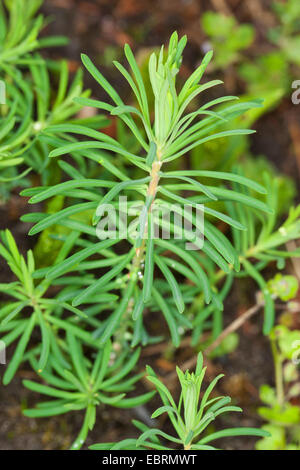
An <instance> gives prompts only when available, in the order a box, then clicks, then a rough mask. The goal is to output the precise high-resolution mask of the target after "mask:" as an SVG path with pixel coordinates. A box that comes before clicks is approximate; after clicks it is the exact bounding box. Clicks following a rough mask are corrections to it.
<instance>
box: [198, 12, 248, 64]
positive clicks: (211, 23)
mask: <svg viewBox="0 0 300 470" xmlns="http://www.w3.org/2000/svg"><path fill="white" fill-rule="evenodd" d="M201 26H202V28H203V30H204V32H205V34H206V35H207V36H208V37H209V41H210V42H211V47H212V49H214V50H215V51H216V56H215V60H214V67H216V68H222V69H223V68H227V67H228V66H230V65H231V64H234V63H236V62H238V61H240V60H241V55H240V52H241V51H243V50H244V49H247V48H248V47H249V46H250V45H251V43H252V42H253V40H254V37H255V30H254V28H253V26H252V25H250V24H242V25H239V24H238V22H237V21H236V19H235V18H234V16H227V15H223V14H221V13H215V12H212V11H207V12H205V13H204V14H203V16H202V18H201Z"/></svg>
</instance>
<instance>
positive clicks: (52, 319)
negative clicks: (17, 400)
mask: <svg viewBox="0 0 300 470" xmlns="http://www.w3.org/2000/svg"><path fill="white" fill-rule="evenodd" d="M75 239H76V238H75V237H74V234H71V235H70V236H69V237H68V238H67V240H66V242H65V244H64V245H63V246H62V248H61V250H60V251H59V253H58V256H57V261H59V260H62V259H63V258H64V257H65V256H66V255H67V254H68V252H69V251H70V249H71V248H72V246H73V245H74V243H75ZM0 255H1V257H3V258H4V260H5V261H6V262H7V264H8V266H9V267H10V269H11V271H12V272H13V273H14V275H15V277H16V280H15V281H13V282H8V283H2V284H0V292H1V293H3V294H4V295H5V296H7V297H8V298H10V301H9V302H4V303H3V304H2V305H1V308H0V333H1V340H2V341H3V344H5V345H6V347H8V346H9V345H11V344H13V343H17V346H16V348H15V351H14V354H13V356H12V358H11V359H10V361H9V364H8V366H7V368H6V370H5V373H4V376H3V383H4V384H5V385H7V384H8V383H9V382H10V381H11V380H12V379H13V377H14V375H15V373H16V371H17V369H18V367H19V366H20V364H21V362H22V361H24V360H25V359H26V354H25V352H26V350H27V348H29V349H32V346H33V345H32V344H31V343H30V338H31V336H32V335H33V332H34V330H35V329H36V328H38V329H39V330H40V339H39V344H38V348H37V349H38V352H39V360H38V367H37V371H38V372H39V373H41V372H42V371H43V370H44V368H45V366H46V364H47V362H48V359H49V356H51V355H54V356H55V357H56V358H57V360H58V361H59V362H60V363H61V365H62V366H63V365H64V363H65V360H64V355H63V354H64V350H65V349H66V346H65V344H64V341H63V340H62V339H60V337H59V330H60V329H62V330H64V331H66V330H69V331H73V333H74V334H75V335H77V336H78V335H79V336H80V337H81V340H82V341H84V342H87V343H88V344H90V345H91V346H92V347H93V346H94V348H96V349H97V344H96V342H95V340H94V339H93V337H92V336H91V334H90V333H89V332H87V331H84V329H81V325H76V321H75V325H74V318H73V320H72V319H71V318H70V317H69V318H68V319H67V320H66V319H64V318H62V316H63V315H64V314H65V313H66V312H68V314H69V315H70V314H71V316H72V317H74V315H75V318H76V317H77V316H79V317H80V318H86V317H87V315H86V314H85V313H84V312H81V311H80V310H79V309H77V308H75V307H72V305H70V304H69V303H68V302H66V301H64V298H62V297H61V296H60V297H59V296H56V297H53V295H49V288H50V284H51V283H50V282H49V281H48V280H45V279H43V280H41V281H36V279H35V274H36V272H37V270H36V268H35V260H34V257H33V253H32V251H31V250H29V251H28V252H27V257H26V258H25V257H24V256H23V255H22V254H21V253H20V252H19V249H18V247H17V245H16V242H15V240H14V238H13V236H12V234H11V233H10V231H9V230H6V231H5V232H1V243H0ZM70 282H72V281H71V280H70ZM33 349H34V348H33Z"/></svg>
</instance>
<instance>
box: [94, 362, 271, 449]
mask: <svg viewBox="0 0 300 470" xmlns="http://www.w3.org/2000/svg"><path fill="white" fill-rule="evenodd" d="M147 371H148V376H147V379H148V380H149V381H150V382H151V383H152V384H153V385H154V387H155V388H156V390H157V392H158V393H159V395H160V397H161V400H162V402H163V406H161V407H160V408H158V409H157V410H156V411H155V412H154V413H153V414H152V418H158V417H159V416H161V415H162V414H164V413H167V414H168V417H169V420H170V421H171V423H172V426H173V428H174V430H175V431H176V434H177V437H174V436H171V435H169V434H166V433H165V432H163V431H161V430H160V429H155V428H147V427H146V426H144V425H142V424H141V423H139V422H137V421H135V424H136V426H137V427H138V428H139V429H140V430H142V431H143V433H142V434H141V436H140V437H139V438H138V439H127V440H125V441H123V442H119V443H117V444H114V443H109V444H94V445H93V446H91V447H90V448H91V449H93V450H106V449H110V450H120V449H124V448H128V447H129V448H131V449H140V450H143V449H144V450H146V449H158V450H171V448H170V447H169V445H170V444H171V445H172V444H173V445H174V443H175V444H176V445H177V446H180V447H181V448H182V449H184V450H215V447H213V446H211V445H208V443H210V442H211V441H214V440H217V439H221V438H224V437H231V436H261V435H264V436H265V437H266V435H267V434H268V433H267V432H266V431H261V430H258V429H253V428H246V427H245V428H233V429H224V430H221V431H217V432H213V433H208V434H206V433H207V427H208V426H209V425H210V424H211V423H212V422H213V421H214V420H215V419H216V418H217V417H218V416H220V415H222V414H224V413H229V412H241V411H242V409H241V408H239V407H237V406H232V405H230V402H231V398H230V397H228V396H220V397H213V398H212V397H211V394H212V392H213V389H214V387H215V386H216V384H217V382H218V380H219V379H220V378H221V377H223V375H222V374H221V375H219V376H217V377H216V378H215V379H214V380H213V381H212V382H211V383H210V384H209V386H208V387H207V389H206V391H205V392H204V394H203V397H202V398H201V399H200V392H201V385H202V382H203V379H204V375H205V371H206V367H203V357H202V354H199V355H198V360H197V367H196V370H195V373H193V372H192V373H190V372H189V371H186V372H185V373H183V372H182V370H181V369H179V367H177V375H178V379H179V382H180V387H181V394H180V398H179V402H178V405H177V404H176V403H175V401H174V399H173V397H172V395H171V393H170V391H169V390H168V388H167V387H166V386H165V385H164V384H163V383H162V382H161V381H160V380H159V379H158V377H157V376H156V374H155V372H154V371H153V370H152V369H151V367H148V368H147ZM203 434H204V436H202V435H203ZM205 434H206V435H205ZM200 437H201V438H200ZM161 438H162V439H163V440H165V441H167V442H168V447H167V446H166V445H164V444H163V443H162V442H161ZM199 438H200V439H199Z"/></svg>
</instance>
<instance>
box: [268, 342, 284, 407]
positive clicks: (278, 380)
mask: <svg viewBox="0 0 300 470" xmlns="http://www.w3.org/2000/svg"><path fill="white" fill-rule="evenodd" d="M270 341H271V350H272V355H273V359H274V367H275V384H276V396H277V401H278V404H279V405H280V406H283V404H284V386H283V373H282V358H281V356H280V353H279V352H278V349H277V345H276V339H273V338H271V340H270Z"/></svg>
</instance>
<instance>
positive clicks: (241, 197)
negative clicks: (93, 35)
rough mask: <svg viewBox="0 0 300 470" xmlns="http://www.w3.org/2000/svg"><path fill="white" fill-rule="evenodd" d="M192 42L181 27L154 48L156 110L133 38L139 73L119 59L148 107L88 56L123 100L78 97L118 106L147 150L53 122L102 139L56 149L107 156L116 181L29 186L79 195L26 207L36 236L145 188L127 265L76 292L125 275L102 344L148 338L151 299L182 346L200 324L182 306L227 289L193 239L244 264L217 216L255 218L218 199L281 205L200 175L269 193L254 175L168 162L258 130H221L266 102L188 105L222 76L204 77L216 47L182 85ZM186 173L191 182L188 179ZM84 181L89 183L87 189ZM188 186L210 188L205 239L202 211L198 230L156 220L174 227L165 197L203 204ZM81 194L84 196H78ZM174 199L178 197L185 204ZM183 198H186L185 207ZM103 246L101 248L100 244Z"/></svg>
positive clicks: (227, 260) (223, 263) (218, 260)
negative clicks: (46, 207)
mask: <svg viewBox="0 0 300 470" xmlns="http://www.w3.org/2000/svg"><path fill="white" fill-rule="evenodd" d="M185 44H186V37H183V38H182V39H180V40H178V37H177V34H176V33H174V34H173V35H172V37H171V39H170V43H169V47H168V51H167V52H166V53H165V52H164V48H163V47H162V48H161V51H160V53H159V54H158V55H156V54H155V53H153V54H152V55H151V57H150V60H149V77H150V81H151V87H152V90H151V92H152V93H153V95H154V109H153V110H152V109H149V106H148V98H147V92H146V89H145V85H144V82H143V79H142V76H141V73H140V70H139V68H138V66H137V63H136V61H135V58H134V55H133V53H132V51H131V49H130V47H129V46H128V45H126V46H125V55H126V58H127V60H128V62H129V65H130V67H131V72H132V75H130V73H129V72H127V70H126V69H125V68H124V67H123V66H122V65H121V64H120V63H118V62H115V65H116V67H117V68H118V69H119V71H120V72H121V73H122V74H123V76H124V77H125V79H126V80H127V81H128V83H129V85H130V86H131V88H132V90H133V93H134V95H135V99H136V101H137V103H138V108H135V107H133V106H128V105H125V104H124V102H123V101H122V99H121V97H120V96H119V94H118V93H117V91H116V90H114V89H113V88H112V86H111V85H110V84H109V83H108V82H107V80H106V79H105V78H104V77H103V75H102V74H101V73H100V72H99V71H98V70H97V69H96V67H95V66H94V65H93V63H92V62H91V61H90V59H89V58H88V57H87V56H85V55H83V56H82V60H83V63H84V65H85V66H86V68H87V69H88V71H89V72H90V73H91V75H92V76H93V77H94V78H95V79H96V80H97V81H98V83H99V84H100V85H101V86H102V87H103V88H104V90H105V91H106V92H107V94H108V95H109V96H110V98H111V100H112V101H113V102H114V104H115V105H111V104H108V103H104V102H101V101H97V100H91V99H86V98H78V99H76V100H75V101H76V102H77V103H80V104H82V105H89V106H94V107H96V108H99V109H102V110H103V109H104V110H105V111H109V112H110V113H111V114H112V115H116V116H118V117H119V119H121V120H122V121H123V122H124V123H125V125H127V126H128V127H129V129H130V131H131V132H132V134H133V135H134V136H135V138H136V140H137V141H138V143H139V145H140V149H141V155H136V154H133V153H131V152H130V150H129V149H127V148H125V147H124V146H123V145H122V144H121V143H120V142H118V141H117V140H115V139H114V138H112V137H110V136H108V135H106V134H104V133H102V132H99V131H95V130H93V129H91V128H88V127H84V126H79V125H75V124H74V125H70V124H62V125H55V126H50V127H49V128H48V130H47V131H46V132H45V135H47V132H48V131H49V132H51V133H57V134H59V133H64V134H66V133H72V134H78V135H82V136H87V137H89V138H92V139H94V140H87V141H80V142H76V143H70V144H67V145H65V146H59V148H57V149H55V150H54V151H52V152H51V154H50V156H51V157H58V156H60V155H64V154H69V153H73V152H77V153H80V154H81V155H82V156H84V157H86V158H88V159H92V160H93V161H97V162H98V163H99V164H100V165H102V166H103V167H104V168H105V170H106V172H109V173H110V174H111V175H112V177H111V179H110V180H102V179H97V180H96V179H94V180H93V179H87V178H84V175H82V177H79V175H78V173H76V175H75V174H74V172H73V174H72V175H71V176H72V179H71V180H70V181H67V182H65V183H61V184H59V185H57V186H54V187H50V188H46V187H41V188H34V189H32V190H31V189H30V190H25V191H24V193H23V194H24V195H27V196H32V198H31V200H30V202H31V203H36V202H42V201H44V200H46V199H48V198H49V197H52V196H54V195H58V194H60V195H68V196H70V197H71V198H74V199H75V202H72V203H70V205H69V206H68V207H66V208H64V209H63V210H62V211H61V212H58V213H57V214H54V215H51V216H45V214H30V215H28V216H26V217H25V218H24V220H27V221H30V222H37V223H36V225H35V226H34V227H33V228H32V229H31V231H30V234H31V235H33V234H37V233H39V232H41V231H42V230H44V229H46V228H48V227H50V226H51V225H53V224H54V223H55V224H61V225H70V220H71V218H73V217H74V214H83V213H85V212H87V211H93V212H94V215H93V223H94V225H97V223H98V222H99V220H100V218H101V211H102V212H103V207H105V206H106V204H111V205H113V206H114V207H117V208H119V209H120V206H119V205H118V204H119V203H118V201H117V200H116V198H117V197H118V196H119V195H127V196H128V200H127V204H128V207H129V208H131V207H132V206H134V205H136V203H137V198H138V197H142V201H143V202H142V205H141V209H140V210H139V211H138V212H139V213H138V219H137V220H136V232H135V234H133V233H129V234H128V236H127V239H128V240H127V241H128V243H129V247H128V250H127V253H126V255H123V254H122V255H120V263H119V264H118V265H116V266H114V267H111V269H110V270H108V271H107V272H106V273H105V274H104V275H103V276H102V277H101V278H99V279H98V280H96V281H95V282H94V283H93V285H90V286H89V287H88V288H86V289H83V290H82V291H81V292H80V293H79V294H78V295H77V296H76V297H75V298H74V300H73V305H74V306H79V305H81V304H84V303H85V302H86V301H91V299H92V298H93V295H95V293H96V292H99V289H101V288H104V287H105V286H108V285H109V282H110V281H113V282H112V286H115V282H116V280H117V281H118V282H119V288H120V290H121V294H120V295H121V301H120V303H119V304H118V306H117V307H116V309H115V310H114V311H113V312H112V314H111V316H110V318H109V319H108V321H106V322H105V324H104V328H103V331H102V332H101V333H102V334H101V337H100V343H101V344H102V345H104V344H105V342H106V341H107V340H108V339H109V338H111V337H112V336H113V335H115V333H116V332H117V331H118V330H119V329H120V328H121V331H122V334H117V336H118V342H119V341H121V342H124V338H126V341H128V340H127V338H128V335H126V334H125V333H126V332H127V333H129V335H130V334H131V333H132V334H133V341H132V344H133V345H136V344H137V343H138V342H140V341H142V338H145V335H146V333H145V330H144V327H143V322H142V314H143V311H144V310H145V307H147V308H150V309H152V310H154V309H156V310H157V309H159V310H160V311H161V312H162V313H163V315H164V317H165V319H166V322H167V323H168V326H169V329H170V332H171V337H172V341H173V343H174V344H175V345H176V346H178V345H179V343H180V333H179V331H180V328H179V327H180V326H181V327H183V328H190V327H191V324H190V322H189V321H188V319H186V318H185V317H184V316H183V315H182V313H183V312H184V310H185V304H186V303H187V302H190V301H191V299H192V298H193V297H194V296H195V294H196V292H199V291H200V292H203V293H204V297H205V301H206V303H210V302H213V304H214V305H215V306H218V308H222V302H221V299H220V297H219V296H218V294H217V293H216V292H215V291H213V290H212V289H211V285H210V281H209V278H208V275H207V273H206V271H205V268H203V267H202V266H201V263H198V262H197V261H196V260H195V259H194V256H193V255H192V254H191V253H189V251H188V249H186V246H187V245H186V244H187V243H191V242H192V243H193V244H195V245H196V247H198V248H199V249H200V248H201V249H202V251H203V253H204V254H205V256H206V257H207V258H208V259H210V260H212V261H213V263H214V264H215V265H217V266H218V267H219V268H221V269H222V270H223V271H224V272H226V273H229V272H230V266H231V265H233V267H234V269H235V270H236V271H238V270H239V259H238V254H237V253H236V251H235V250H234V248H233V247H232V245H231V243H230V242H229V240H228V239H227V238H226V236H225V235H224V234H223V233H222V232H221V231H220V230H219V229H217V228H216V227H215V226H214V225H213V223H212V222H210V221H209V220H208V219H207V217H210V218H211V219H212V220H216V221H222V222H225V223H226V224H229V225H231V226H233V227H235V228H236V229H237V230H245V229H246V227H245V226H244V225H243V224H241V223H240V222H239V221H236V220H235V219H234V218H232V217H230V216H229V215H228V214H227V213H224V212H220V211H218V210H216V209H214V208H213V207H212V206H211V204H212V203H213V202H215V201H217V200H220V201H230V200H234V201H236V202H237V203H239V204H243V205H246V206H249V207H252V208H254V209H255V210H257V211H262V212H266V213H270V212H272V211H271V210H270V209H269V208H268V206H267V205H266V204H265V203H263V202H261V201H260V200H258V199H257V198H255V197H252V196H248V195H245V194H243V193H242V191H240V192H238V191H234V190H232V189H223V188H221V187H218V186H213V185H210V186H207V185H204V184H202V183H201V182H200V181H198V180H196V179H195V177H196V178H198V177H199V178H200V179H201V177H202V178H204V177H206V178H211V179H212V180H213V179H215V180H217V181H220V180H221V181H226V182H237V183H239V184H240V185H242V187H249V188H251V189H253V190H254V191H256V192H260V193H264V192H265V190H264V188H263V187H262V186H261V185H259V184H257V183H255V182H252V181H250V180H249V179H247V178H245V177H244V176H241V175H238V174H236V173H226V172H211V171H196V172H193V174H192V175H191V174H190V172H189V171H168V163H170V162H172V161H173V160H176V159H179V158H186V154H187V152H188V151H189V150H191V149H193V148H194V147H196V146H198V145H200V144H202V143H204V142H207V141H212V140H214V139H218V138H221V137H230V136H232V135H240V134H250V133H251V132H252V131H250V130H247V129H234V130H226V131H223V132H222V131H220V132H217V130H218V129H219V127H220V126H221V125H222V123H224V121H225V122H228V121H230V120H232V119H234V118H235V117H237V116H239V115H241V114H242V113H244V112H245V111H246V110H248V109H250V108H252V107H257V106H260V102H249V103H238V102H237V103H236V102H235V101H236V99H237V98H236V97H232V96H229V97H227V96H226V97H221V98H217V99H215V100H213V101H210V102H208V103H206V104H204V105H202V106H201V107H200V108H199V109H197V111H193V112H189V111H188V106H189V104H190V103H191V102H192V101H193V100H194V99H195V98H196V97H197V96H199V95H200V94H201V93H203V92H204V91H205V90H207V89H209V88H211V87H213V86H216V85H219V84H220V83H221V82H220V81H219V80H212V81H209V82H207V83H204V84H199V82H200V80H201V79H202V77H203V74H204V71H205V68H206V66H207V65H208V63H209V61H210V60H211V58H212V52H209V53H208V54H207V55H206V56H205V57H204V59H203V62H202V64H201V65H200V67H199V68H198V69H197V70H195V72H194V73H193V74H192V75H191V76H190V77H189V79H188V80H187V81H186V83H185V84H184V85H183V87H182V89H181V90H180V92H178V91H177V88H176V76H177V74H178V72H179V69H180V64H181V60H182V52H183V49H184V47H185ZM229 101H234V104H230V105H225V103H227V102H229ZM217 105H218V106H219V107H220V106H221V107H220V109H219V108H218V111H217V112H216V111H213V110H212V109H211V108H213V107H214V106H217ZM199 117H202V119H201V120H198V118H199ZM107 151H108V152H110V153H113V154H117V155H120V156H122V157H123V158H124V159H125V160H126V161H127V163H128V165H129V166H130V167H131V168H133V167H137V168H138V169H139V171H140V173H143V175H142V174H141V176H143V177H141V178H138V179H132V178H131V177H130V173H129V171H131V170H128V172H125V171H123V170H120V169H119V168H118V166H117V165H115V164H114V161H113V159H112V156H111V155H109V154H108V153H107ZM70 174H71V173H70ZM191 176H193V178H192V177H191ZM182 182H183V184H180V183H182ZM102 188H107V189H109V190H108V191H106V193H105V194H104V195H103V194H102V195H101V193H103V189H102ZM83 189H85V191H84V192H83V191H82V190H83ZM182 190H184V191H186V190H187V191H196V192H198V193H200V194H201V198H202V199H201V204H203V207H202V210H203V212H204V216H205V224H204V236H205V242H204V244H203V243H202V235H203V227H202V224H200V223H199V221H198V220H197V218H196V217H195V216H194V215H193V214H190V215H187V216H186V218H187V219H188V222H189V223H190V226H191V229H190V230H188V233H185V234H182V233H181V232H180V228H179V227H178V226H177V225H176V223H172V222H171V224H170V231H171V233H172V235H171V237H172V240H162V239H159V238H155V236H154V233H153V232H154V227H155V226H158V227H160V229H164V228H165V220H164V218H162V219H161V218H160V217H159V216H157V214H156V211H155V210H154V208H155V207H161V206H164V207H165V208H167V209H168V210H170V211H171V212H172V211H175V212H176V211H178V210H181V209H182V207H183V206H184V205H186V206H188V207H189V208H190V209H192V208H195V207H198V206H197V204H196V203H195V202H194V201H193V199H192V198H191V197H184V196H183V195H181V191H182ZM78 196H79V197H78ZM80 196H82V197H80ZM78 199H81V200H79V201H78ZM176 204H177V206H176ZM174 205H175V206H176V207H175V209H174ZM178 205H179V206H180V207H179V209H178ZM116 224H117V228H118V234H119V235H117V236H116V237H114V240H112V241H114V242H115V243H117V242H119V241H120V240H124V234H123V233H122V226H121V225H122V223H121V222H120V220H119V221H118V220H117V221H116ZM77 227H78V229H80V230H81V233H82V235H83V236H85V235H86V234H91V233H94V234H95V233H96V230H95V229H94V232H92V229H91V226H89V225H88V224H86V225H84V224H81V226H80V227H79V226H77ZM121 233H122V234H121ZM195 233H196V234H195ZM179 234H180V236H179ZM108 236H109V235H108ZM125 238H126V237H125ZM202 245H203V246H202ZM166 250H167V251H170V252H172V256H174V257H175V258H176V259H175V260H174V263H173V262H172V263H170V260H169V259H168V258H167V257H166V256H164V253H165V252H166ZM95 253H97V250H96V249H95V251H93V254H95ZM90 254H91V251H89V250H82V251H81V252H77V253H76V254H74V255H72V256H71V257H70V258H68V259H67V260H65V261H64V262H62V263H61V264H60V265H58V266H56V267H55V268H53V269H50V270H49V272H48V273H47V274H46V276H47V277H48V278H49V279H50V278H51V279H55V277H56V275H57V273H58V272H60V271H64V272H67V271H70V270H73V269H74V266H75V264H76V262H77V261H79V260H80V261H83V260H84V259H87V258H88V256H90ZM98 254H99V255H100V256H101V253H100V252H99V251H98ZM180 265H181V267H180ZM155 266H157V268H158V270H159V272H160V273H161V276H162V277H161V278H159V279H156V280H155V279H154V276H153V273H154V268H155ZM178 270H179V271H181V273H183V274H184V276H185V277H186V278H189V279H190V280H191V281H192V284H190V286H181V285H179V284H178V282H177V280H176V277H175V275H174V272H178ZM162 293H163V295H162ZM146 336H147V335H146ZM120 338H121V339H120ZM126 341H125V342H126Z"/></svg>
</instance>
